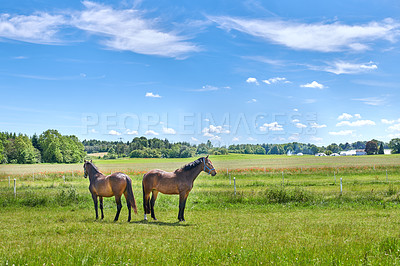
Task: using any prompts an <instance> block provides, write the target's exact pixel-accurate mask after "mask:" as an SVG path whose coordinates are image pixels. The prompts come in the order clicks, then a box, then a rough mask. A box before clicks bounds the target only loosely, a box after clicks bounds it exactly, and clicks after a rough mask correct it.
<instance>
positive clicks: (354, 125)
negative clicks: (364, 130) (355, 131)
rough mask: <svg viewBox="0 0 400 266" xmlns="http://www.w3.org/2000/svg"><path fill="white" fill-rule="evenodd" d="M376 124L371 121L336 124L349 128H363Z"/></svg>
mask: <svg viewBox="0 0 400 266" xmlns="http://www.w3.org/2000/svg"><path fill="white" fill-rule="evenodd" d="M375 125H376V124H375V122H374V121H371V120H357V121H354V122H350V121H342V122H339V123H337V124H336V126H337V127H341V126H349V127H362V126H375Z"/></svg>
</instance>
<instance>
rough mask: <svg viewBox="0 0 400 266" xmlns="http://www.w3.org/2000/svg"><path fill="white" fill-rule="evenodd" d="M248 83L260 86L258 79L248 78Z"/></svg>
mask: <svg viewBox="0 0 400 266" xmlns="http://www.w3.org/2000/svg"><path fill="white" fill-rule="evenodd" d="M246 82H247V83H254V84H256V85H259V83H258V81H257V79H256V78H248V79H247V80H246Z"/></svg>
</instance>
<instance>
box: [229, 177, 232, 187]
mask: <svg viewBox="0 0 400 266" xmlns="http://www.w3.org/2000/svg"><path fill="white" fill-rule="evenodd" d="M230 184H232V177H231V174H229V185H230Z"/></svg>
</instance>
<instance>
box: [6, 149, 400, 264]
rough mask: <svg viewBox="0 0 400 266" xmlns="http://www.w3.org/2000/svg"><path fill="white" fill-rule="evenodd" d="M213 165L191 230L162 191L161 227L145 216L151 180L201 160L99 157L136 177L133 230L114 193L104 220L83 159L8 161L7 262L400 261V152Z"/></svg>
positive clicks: (233, 159)
mask: <svg viewBox="0 0 400 266" xmlns="http://www.w3.org/2000/svg"><path fill="white" fill-rule="evenodd" d="M210 158H211V160H212V161H213V164H214V166H215V167H216V169H217V171H218V174H217V175H216V176H215V177H212V176H209V175H206V174H205V173H202V174H200V176H199V177H198V178H197V179H196V181H195V183H194V188H193V190H192V192H191V193H190V195H189V198H188V202H187V206H186V211H185V218H186V222H182V223H179V222H178V220H177V215H178V196H174V195H173V196H169V195H162V194H159V197H158V199H157V202H156V206H155V212H156V216H157V218H158V221H148V222H145V221H143V207H142V192H141V179H142V176H143V173H144V172H146V171H147V170H149V169H152V168H161V169H165V170H170V171H172V170H174V169H176V168H179V167H181V166H183V165H184V164H186V163H188V162H190V161H193V160H194V159H196V158H191V159H119V160H107V161H106V160H94V163H95V164H96V165H97V166H98V167H99V169H100V170H101V171H103V172H104V173H107V174H108V173H110V172H113V171H123V172H126V173H127V174H128V175H129V176H130V177H131V178H132V180H133V191H134V195H135V199H136V203H137V205H138V212H139V214H138V215H133V221H131V222H130V223H127V222H126V219H127V209H126V206H125V204H124V205H123V209H122V212H121V215H120V220H119V221H118V222H113V218H114V216H115V212H116V205H115V203H114V199H113V198H108V199H105V202H104V205H105V207H104V214H105V219H104V220H98V221H96V220H95V213H94V208H93V202H92V199H91V195H90V193H89V191H88V185H89V180H87V179H84V178H83V168H82V164H77V165H50V164H39V165H0V239H1V241H0V264H8V265H12V264H15V265H22V264H29V265H39V264H40V265H44V264H46V265H49V264H52V263H53V264H54V265H60V264H61V265H65V264H68V265H78V264H79V265H110V264H111V265H134V264H143V263H155V264H167V265H169V264H174V265H176V264H180V265H181V264H182V265H187V264H203V265H204V264H206V265H208V264H222V265H225V264H251V265H254V264H300V265H301V264H323V265H325V264H345V265H350V264H351V265H353V264H395V263H399V260H400V231H399V228H400V219H399V218H400V207H399V204H400V197H399V195H400V164H399V163H400V157H399V156H397V155H382V156H360V157H314V156H292V157H288V156H257V155H228V156H211V157H210ZM386 173H387V174H386ZM8 177H10V184H9V178H8ZM14 178H15V179H16V182H17V194H16V196H15V195H14V192H13V180H14ZM234 178H235V183H236V195H235V193H234ZM340 179H342V193H341V192H340ZM64 180H65V181H64ZM123 202H125V201H124V200H123Z"/></svg>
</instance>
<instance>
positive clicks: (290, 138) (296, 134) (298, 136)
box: [288, 133, 300, 141]
mask: <svg viewBox="0 0 400 266" xmlns="http://www.w3.org/2000/svg"><path fill="white" fill-rule="evenodd" d="M299 140H300V134H299V133H294V134H292V135H291V136H290V137H289V138H288V141H299Z"/></svg>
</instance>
